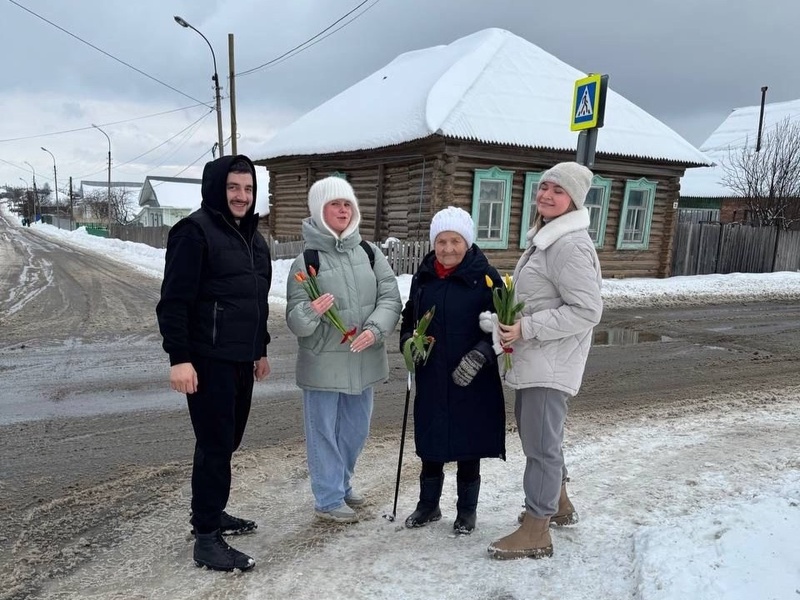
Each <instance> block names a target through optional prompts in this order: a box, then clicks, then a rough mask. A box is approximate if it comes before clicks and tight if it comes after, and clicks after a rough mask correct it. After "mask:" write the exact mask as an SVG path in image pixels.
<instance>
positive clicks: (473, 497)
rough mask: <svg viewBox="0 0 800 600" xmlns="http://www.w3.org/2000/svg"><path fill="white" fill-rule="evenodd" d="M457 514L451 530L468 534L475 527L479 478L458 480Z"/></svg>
mask: <svg viewBox="0 0 800 600" xmlns="http://www.w3.org/2000/svg"><path fill="white" fill-rule="evenodd" d="M456 488H457V490H458V502H457V503H456V508H457V509H458V516H457V517H456V520H455V522H454V523H453V531H455V532H456V533H463V534H470V533H472V531H473V530H474V529H475V520H476V518H477V514H476V510H477V508H478V494H479V493H480V491H481V478H480V476H478V478H477V479H474V480H472V481H458V482H457V485H456Z"/></svg>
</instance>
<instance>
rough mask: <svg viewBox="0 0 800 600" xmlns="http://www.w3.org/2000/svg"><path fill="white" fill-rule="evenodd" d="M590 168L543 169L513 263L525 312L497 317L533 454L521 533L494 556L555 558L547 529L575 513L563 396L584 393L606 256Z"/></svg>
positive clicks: (493, 549)
mask: <svg viewBox="0 0 800 600" xmlns="http://www.w3.org/2000/svg"><path fill="white" fill-rule="evenodd" d="M591 185H592V172H591V171H590V170H589V169H587V168H586V167H584V166H582V165H579V164H578V163H574V162H566V163H559V164H557V165H555V166H554V167H552V168H551V169H549V170H548V171H546V172H545V173H544V175H542V178H541V180H540V183H539V189H538V190H537V192H536V211H537V216H536V219H535V222H534V225H533V227H532V228H531V230H530V231H529V232H528V245H527V248H526V250H525V252H524V253H523V254H522V256H521V257H520V259H519V262H518V263H517V266H516V269H515V270H514V286H515V290H516V297H517V298H516V299H517V301H518V302H523V303H524V308H523V309H522V312H521V314H520V318H519V320H517V321H516V323H514V324H513V325H508V326H506V325H499V332H498V333H499V338H500V342H501V343H502V345H504V346H510V347H512V348H513V354H512V356H513V366H512V368H511V369H510V370H509V371H508V372H507V373H506V375H505V381H506V383H507V384H508V385H509V386H510V387H512V388H514V389H515V390H516V403H515V415H516V419H517V428H518V432H519V437H520V440H521V442H522V449H523V451H524V453H525V456H526V457H527V462H526V465H525V474H524V477H523V488H524V491H525V512H524V514H523V515H522V516H521V525H520V527H519V529H517V531H515V532H514V533H512V534H511V535H508V536H506V537H504V538H502V539H500V540H498V541H496V542H494V543H492V544H491V545H490V546H489V553H490V554H491V555H492V556H493V557H494V558H499V559H510V558H522V557H531V558H542V557H545V556H552V554H553V545H552V541H551V539H550V531H549V527H550V525H551V524H554V525H566V524H571V523H574V522H576V521H577V514H576V513H575V510H574V508H573V507H572V504H571V503H570V501H569V498H568V497H567V495H566V487H565V482H566V473H567V470H566V467H565V466H564V455H563V453H562V449H561V445H562V442H563V439H564V422H565V420H566V416H567V401H568V400H569V399H570V398H571V397H572V396H574V395H575V394H577V393H578V389H579V388H580V385H581V380H582V379H583V371H584V367H585V365H586V358H587V356H588V354H589V347H590V346H591V342H592V329H593V328H594V326H595V325H597V323H598V322H599V321H600V316H601V314H602V312H603V301H602V298H601V296H600V285H601V281H602V279H601V274H600V262H599V260H598V258H597V252H596V251H595V249H594V243H593V242H592V240H591V238H590V237H589V233H588V228H589V213H588V211H587V210H586V209H585V208H584V206H583V203H584V201H585V199H586V194H587V193H588V191H589V188H590V187H591Z"/></svg>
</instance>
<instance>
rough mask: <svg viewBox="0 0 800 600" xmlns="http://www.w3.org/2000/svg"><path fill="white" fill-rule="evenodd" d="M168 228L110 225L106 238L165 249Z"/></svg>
mask: <svg viewBox="0 0 800 600" xmlns="http://www.w3.org/2000/svg"><path fill="white" fill-rule="evenodd" d="M169 229H170V228H169V226H168V225H162V226H161V227H139V226H136V225H111V227H109V228H108V237H112V238H117V239H120V240H125V241H127V242H139V243H141V244H147V245H148V246H152V247H153V248H166V247H167V236H168V235H169Z"/></svg>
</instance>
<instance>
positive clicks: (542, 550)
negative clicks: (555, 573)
mask: <svg viewBox="0 0 800 600" xmlns="http://www.w3.org/2000/svg"><path fill="white" fill-rule="evenodd" d="M488 552H489V555H490V556H491V557H492V558H497V559H499V560H509V559H513V558H545V557H548V556H553V542H552V540H551V539H550V519H549V518H547V517H545V518H544V519H537V518H536V517H534V516H532V515H531V514H530V513H528V512H526V513H525V518H524V519H523V520H522V525H520V526H519V529H517V530H516V531H515V532H514V533H512V534H511V535H507V536H506V537H504V538H501V539H499V540H497V541H496V542H492V543H491V544H490V545H489V548H488Z"/></svg>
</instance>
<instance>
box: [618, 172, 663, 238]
mask: <svg viewBox="0 0 800 600" xmlns="http://www.w3.org/2000/svg"><path fill="white" fill-rule="evenodd" d="M657 186H658V184H657V183H656V182H654V181H648V180H647V179H645V178H641V179H637V180H632V179H629V180H628V181H627V182H626V183H625V197H624V200H623V202H622V208H621V210H620V213H619V225H618V228H619V231H618V232H617V250H647V248H648V247H649V245H650V227H651V225H652V223H653V209H654V207H655V202H656V187H657ZM631 192H644V193H645V194H646V205H645V206H644V207H643V208H641V209H636V210H637V211H639V210H641V211H642V215H641V216H642V224H641V238H642V239H641V240H639V241H634V240H630V239H628V240H626V239H625V237H626V224H627V222H628V216H629V214H628V213H629V212H630V211H631V210H634V209H632V208H630V207H629V206H628V201H629V200H630V196H631Z"/></svg>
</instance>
